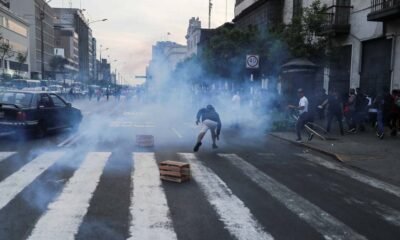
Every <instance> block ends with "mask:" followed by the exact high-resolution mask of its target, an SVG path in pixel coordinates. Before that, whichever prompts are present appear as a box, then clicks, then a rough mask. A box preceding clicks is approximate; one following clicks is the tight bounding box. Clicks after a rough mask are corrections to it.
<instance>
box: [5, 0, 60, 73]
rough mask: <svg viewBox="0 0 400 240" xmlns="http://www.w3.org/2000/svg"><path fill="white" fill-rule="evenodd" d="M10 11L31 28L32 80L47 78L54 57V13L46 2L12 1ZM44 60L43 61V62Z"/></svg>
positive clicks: (30, 57) (34, 0)
mask: <svg viewBox="0 0 400 240" xmlns="http://www.w3.org/2000/svg"><path fill="white" fill-rule="evenodd" d="M10 9H11V11H12V12H15V13H16V14H17V15H19V16H20V17H22V18H23V19H25V20H26V21H27V22H28V24H29V26H30V28H29V39H30V43H29V44H30V54H29V61H30V66H31V77H32V78H46V72H49V71H50V70H51V69H50V65H49V63H50V60H51V58H52V57H53V56H54V25H53V20H54V12H53V9H52V8H51V7H50V6H49V5H48V4H47V3H46V1H44V0H31V1H27V0H12V1H10ZM42 59H43V61H42Z"/></svg>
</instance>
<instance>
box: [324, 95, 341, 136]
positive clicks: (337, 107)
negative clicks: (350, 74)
mask: <svg viewBox="0 0 400 240" xmlns="http://www.w3.org/2000/svg"><path fill="white" fill-rule="evenodd" d="M326 105H328V122H327V126H326V131H327V132H328V133H329V132H330V131H331V125H332V120H333V119H334V118H336V120H337V121H338V124H339V129H340V135H342V136H343V135H344V131H343V122H342V121H343V112H342V103H341V101H340V98H339V94H338V92H337V91H336V89H333V90H332V91H331V93H330V94H329V96H328V99H327V100H325V102H323V103H322V104H321V105H320V106H318V107H319V108H320V109H323V108H324V107H325V106H326Z"/></svg>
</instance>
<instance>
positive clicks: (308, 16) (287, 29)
mask: <svg viewBox="0 0 400 240" xmlns="http://www.w3.org/2000/svg"><path fill="white" fill-rule="evenodd" d="M326 9H327V6H326V5H325V4H324V5H323V4H321V1H320V0H315V1H314V2H313V3H312V4H311V5H310V6H309V7H306V8H304V9H303V11H302V12H303V14H302V15H300V16H297V17H294V18H293V20H292V23H291V24H290V25H287V26H284V27H283V28H281V31H280V32H279V35H280V37H281V39H282V40H283V41H284V42H285V43H286V45H287V46H288V50H289V52H290V55H291V56H292V57H306V58H310V59H313V60H315V61H320V60H322V59H323V58H324V57H325V56H327V54H328V52H329V49H327V46H328V47H329V46H330V41H329V40H330V39H329V36H326V35H324V36H321V35H320V33H321V30H322V27H323V25H324V24H325V23H326V17H327V15H326Z"/></svg>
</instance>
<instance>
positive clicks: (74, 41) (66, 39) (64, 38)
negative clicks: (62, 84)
mask: <svg viewBox="0 0 400 240" xmlns="http://www.w3.org/2000/svg"><path fill="white" fill-rule="evenodd" d="M54 33H55V55H58V56H61V57H63V58H65V59H67V61H68V64H67V65H66V66H65V70H66V72H65V74H66V75H67V76H66V77H67V78H69V79H75V77H76V75H77V74H78V72H79V36H78V34H77V33H76V32H75V29H73V28H57V27H56V28H55V31H54Z"/></svg>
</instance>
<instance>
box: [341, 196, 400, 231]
mask: <svg viewBox="0 0 400 240" xmlns="http://www.w3.org/2000/svg"><path fill="white" fill-rule="evenodd" d="M344 200H345V201H346V202H347V203H349V204H358V205H362V206H363V207H364V209H366V211H367V212H370V213H372V214H376V215H378V216H379V217H380V218H382V219H383V220H385V221H387V222H389V223H390V224H392V225H394V226H396V227H400V212H399V211H397V210H396V209H393V208H391V207H389V206H386V205H384V204H381V203H379V202H377V201H370V200H369V199H364V200H360V199H356V198H354V197H345V198H344Z"/></svg>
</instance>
